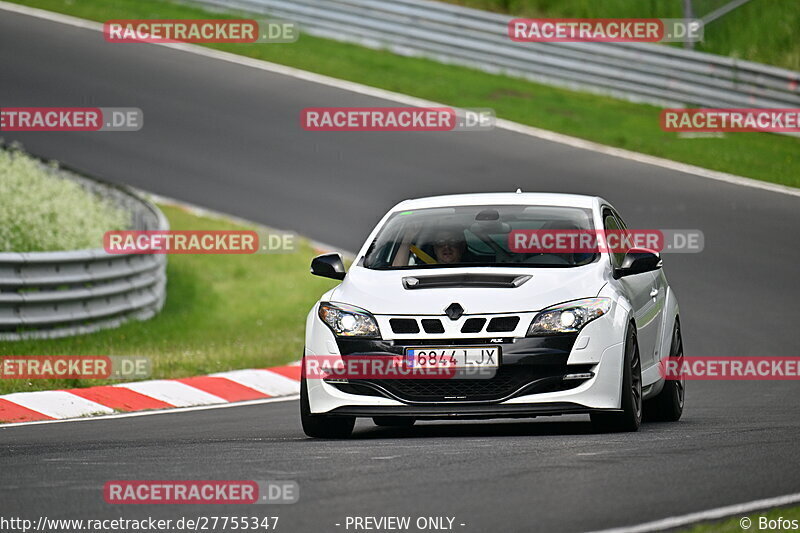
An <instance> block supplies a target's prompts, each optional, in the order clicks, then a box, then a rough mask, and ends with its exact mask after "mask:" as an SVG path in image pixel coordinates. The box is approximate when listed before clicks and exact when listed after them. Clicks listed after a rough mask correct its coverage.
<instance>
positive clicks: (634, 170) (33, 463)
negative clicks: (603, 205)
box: [0, 11, 800, 533]
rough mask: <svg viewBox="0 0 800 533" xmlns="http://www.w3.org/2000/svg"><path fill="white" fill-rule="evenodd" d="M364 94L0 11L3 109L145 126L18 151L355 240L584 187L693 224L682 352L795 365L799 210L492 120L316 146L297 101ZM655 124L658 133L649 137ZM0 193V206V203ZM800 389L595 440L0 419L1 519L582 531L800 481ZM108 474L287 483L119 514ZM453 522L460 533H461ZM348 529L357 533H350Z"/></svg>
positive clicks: (514, 433)
mask: <svg viewBox="0 0 800 533" xmlns="http://www.w3.org/2000/svg"><path fill="white" fill-rule="evenodd" d="M381 103H382V102H380V101H377V100H376V99H374V98H370V97H365V96H362V95H357V94H353V93H349V92H346V91H343V90H339V89H334V88H331V87H326V86H322V85H318V84H315V83H311V82H306V81H301V80H298V79H294V78H291V77H287V76H283V75H278V74H272V73H269V72H265V71H261V70H257V69H251V68H247V67H243V66H239V65H235V64H230V63H226V62H223V61H218V60H212V59H208V58H204V57H201V56H197V55H194V54H189V53H185V52H182V51H178V50H171V49H168V48H164V47H158V46H152V45H133V44H124V45H108V44H105V43H104V41H103V39H102V35H101V34H100V33H97V32H94V31H90V30H86V29H80V28H74V27H70V26H64V25H60V24H56V23H53V22H47V21H43V20H39V19H34V18H30V17H26V16H21V15H17V14H12V13H8V12H4V11H0V105H7V106H20V107H22V106H107V107H112V106H116V107H122V106H124V107H139V108H141V109H143V110H144V116H145V126H144V128H143V129H142V130H141V131H140V132H137V133H87V134H83V133H29V134H20V133H8V134H4V135H3V136H4V137H5V139H6V140H20V141H22V142H23V144H24V145H25V147H26V149H28V150H29V151H31V152H32V153H35V154H38V155H42V156H46V157H48V158H53V159H57V160H59V161H62V162H63V163H65V164H68V165H70V166H72V167H75V168H77V169H80V170H83V171H86V172H88V173H91V174H93V175H97V176H103V177H105V178H107V179H109V180H111V181H114V182H118V183H126V184H130V185H134V186H137V187H140V188H142V189H146V190H149V191H152V192H155V193H158V194H162V195H166V196H170V197H174V198H178V199H181V200H184V201H188V202H192V203H196V204H199V205H202V206H206V207H209V208H213V209H216V210H220V211H224V212H229V213H232V214H235V215H238V216H241V217H245V218H249V219H253V220H257V221H260V222H263V223H266V224H268V225H271V226H274V227H279V228H285V229H292V230H295V231H298V232H300V233H303V234H306V235H309V236H311V237H313V238H315V239H317V240H320V241H323V242H327V243H330V244H333V245H336V246H339V247H342V248H345V249H350V250H354V249H356V248H357V247H358V246H359V245H360V243H361V241H362V239H363V238H364V237H365V235H366V233H367V231H368V230H369V229H370V228H371V227H372V226H373V225H374V223H375V222H376V221H377V219H378V217H379V216H380V215H382V214H383V213H384V211H385V210H386V209H387V208H388V207H390V206H391V205H392V204H394V203H396V202H397V201H400V200H402V199H404V198H408V197H417V196H425V195H431V194H442V193H452V192H473V191H513V190H515V189H516V188H517V187H521V188H522V189H523V190H526V191H561V192H576V193H585V194H600V195H602V196H604V197H606V198H607V199H608V200H610V201H611V202H612V203H614V205H615V206H616V207H617V208H619V209H620V211H621V213H622V214H623V216H626V219H627V222H628V225H629V226H631V227H636V228H675V229H687V228H699V229H701V230H702V231H703V232H704V234H705V242H706V248H705V250H704V251H703V252H702V253H700V254H672V255H667V256H666V257H665V260H664V263H665V267H666V271H667V275H668V277H669V278H670V283H671V285H672V286H673V287H674V288H675V289H676V291H677V294H678V297H679V301H680V304H681V321H682V325H683V330H684V345H685V348H686V350H687V354H688V355H750V356H781V355H793V356H796V355H798V353H800V341H799V340H798V334H797V330H798V328H797V325H796V324H797V322H798V319H800V310H799V309H800V308H799V307H798V305H797V297H798V282H797V272H798V266H797V265H798V264H800V247H799V246H798V243H800V198H798V197H793V196H788V195H782V194H778V193H773V192H768V191H762V190H757V189H752V188H746V187H742V186H737V185H729V184H725V183H720V182H716V181H711V180H707V179H703V178H699V177H696V176H692V175H687V174H682V173H679V172H675V171H670V170H667V169H662V168H656V167H651V166H648V165H644V164H639V163H635V162H631V161H627V160H624V159H619V158H615V157H610V156H605V155H601V154H598V153H594V152H590V151H584V150H578V149H575V148H571V147H568V146H564V145H561V144H556V143H551V142H547V141H543V140H539V139H536V138H532V137H528V136H524V135H520V134H515V133H510V132H506V131H500V130H496V131H493V132H450V133H398V134H394V133H380V134H362V133H310V132H305V131H303V130H302V129H301V128H300V123H299V116H300V110H301V109H302V108H304V107H310V106H346V105H360V106H369V105H380V104H381ZM654 127H655V125H654ZM1 201H2V199H0V202H1ZM799 401H800V388H798V384H797V383H796V382H791V381H770V382H690V383H689V386H688V392H687V409H686V411H685V413H684V418H683V419H682V420H681V422H679V423H677V424H666V425H665V424H646V425H644V426H643V427H642V429H641V430H640V431H639V432H638V433H635V434H622V435H593V434H591V433H590V428H589V424H588V418H587V419H585V418H583V417H562V418H550V419H548V418H542V419H537V420H534V421H530V422H526V421H523V422H506V421H497V422H491V423H481V422H462V423H444V422H426V423H422V424H419V425H418V426H415V427H414V428H411V429H408V430H387V429H382V428H377V427H375V426H373V425H372V424H371V423H369V424H368V423H366V422H359V425H358V426H357V428H356V432H355V434H354V438H353V439H352V440H348V441H343V442H340V441H314V440H309V439H306V438H305V436H304V435H303V433H302V431H301V429H300V425H299V417H298V414H297V411H298V405H297V402H296V401H287V402H279V403H273V404H265V405H253V406H242V407H232V408H225V409H215V410H208V411H196V412H187V413H174V414H158V415H153V416H143V417H132V418H120V419H115V420H95V421H80V422H66V423H57V424H44V425H33V426H24V427H10V428H5V429H0V479H2V483H0V515H2V516H8V515H16V516H27V517H38V516H39V515H47V516H48V517H49V518H55V517H62V518H101V517H119V516H124V517H143V516H147V515H150V516H159V517H164V518H178V517H180V516H183V515H188V516H194V517H196V516H198V515H206V516H209V515H221V514H236V515H241V516H245V515H253V514H258V515H265V514H273V515H275V514H277V516H280V523H279V531H284V532H287V533H293V532H299V531H345V529H344V527H343V525H342V526H339V527H337V526H336V525H335V524H337V523H341V524H344V520H345V517H346V516H356V515H361V516H363V515H368V516H386V515H410V516H412V517H417V516H451V517H455V524H456V526H455V530H456V531H465V532H467V531H470V532H471V531H544V532H555V531H586V530H593V529H601V528H607V527H613V526H623V525H628V524H636V523H640V522H646V521H649V520H654V519H658V518H663V517H668V516H673V515H679V514H685V513H689V512H694V511H700V510H704V509H708V508H712V507H718V506H723V505H728V504H734V503H740V502H746V501H750V500H755V499H759V498H766V497H772V496H779V495H783V494H789V493H794V492H798V491H800V477H798V475H797V473H798V472H800V457H799V455H800V454H798V451H800V447H799V446H798V442H800V416H798V414H797V405H798V402H799ZM113 479H255V480H267V479H292V480H296V481H298V483H299V484H300V491H301V496H300V503H298V504H295V505H286V506H270V507H265V506H258V507H247V508H242V507H233V506H231V507H199V506H112V505H108V504H106V503H105V502H104V501H103V497H102V486H103V484H104V483H105V482H106V481H108V480H113ZM461 523H463V524H465V525H464V526H461V525H460V524H461ZM351 531H352V530H351Z"/></svg>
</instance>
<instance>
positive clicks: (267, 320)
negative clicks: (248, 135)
mask: <svg viewBox="0 0 800 533" xmlns="http://www.w3.org/2000/svg"><path fill="white" fill-rule="evenodd" d="M160 207H161V208H162V210H163V211H164V213H165V214H166V215H167V218H168V219H169V222H170V226H171V228H172V229H173V230H235V229H253V228H245V227H243V226H239V225H237V224H233V223H230V222H228V221H226V220H221V219H217V218H211V217H201V216H196V215H194V214H191V213H188V212H186V211H184V210H181V209H179V208H176V207H170V206H160ZM313 255H314V250H313V249H312V248H311V246H310V245H309V243H308V242H307V241H304V240H301V241H300V244H299V246H298V249H297V251H296V252H295V253H287V254H253V255H171V256H170V257H169V261H168V267H167V280H168V281H167V302H166V305H165V307H164V309H163V310H162V311H161V313H159V314H158V315H156V316H155V317H154V318H152V319H150V320H148V321H145V322H129V323H127V324H125V325H123V326H122V327H120V328H117V329H112V330H105V331H100V332H97V333H92V334H90V335H81V336H77V337H70V338H65V339H53V340H30V341H20V342H4V343H0V355H86V354H93V355H140V356H147V357H150V358H151V363H152V369H153V374H152V378H153V379H156V378H180V377H187V376H196V375H200V374H208V373H211V372H221V371H225V370H232V369H240V368H259V367H266V366H272V365H279V364H283V363H288V362H291V361H296V360H298V359H299V358H300V356H301V355H302V349H303V331H304V328H305V316H306V313H308V310H309V309H310V308H311V306H312V305H313V304H314V302H315V301H316V300H317V299H318V298H319V296H320V295H321V294H322V293H323V292H325V291H326V290H328V289H329V288H331V287H333V286H334V285H335V284H336V282H335V281H332V280H327V279H324V278H318V277H314V276H311V275H310V274H309V273H308V265H309V264H310V261H311V257H312V256H313ZM108 383H119V381H114V382H110V381H101V380H75V379H65V380H38V379H35V380H11V379H0V394H7V393H9V392H20V391H33V390H48V389H56V388H73V387H90V386H94V385H103V384H108Z"/></svg>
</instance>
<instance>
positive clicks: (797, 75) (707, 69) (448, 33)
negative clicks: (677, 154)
mask: <svg viewBox="0 0 800 533" xmlns="http://www.w3.org/2000/svg"><path fill="white" fill-rule="evenodd" d="M196 1H197V2H199V3H201V4H204V5H207V6H212V7H215V8H218V9H220V8H221V9H225V10H236V11H245V12H250V13H257V14H263V15H269V16H273V17H276V18H285V19H287V20H292V21H294V22H297V23H299V24H300V26H301V27H302V28H303V29H304V30H305V31H306V32H307V33H309V34H311V35H317V36H321V37H327V38H332V39H336V40H340V41H347V42H355V43H358V44H362V45H365V46H369V47H373V48H387V49H389V50H391V51H393V52H395V53H398V54H403V55H412V56H423V57H429V58H432V59H435V60H438V61H442V62H444V63H453V64H459V65H466V66H470V67H474V68H478V69H481V70H484V71H487V72H492V73H499V74H506V75H510V76H514V77H521V78H525V79H529V80H532V81H536V82H540V83H545V84H550V85H557V86H562V87H567V88H571V89H579V90H585V91H591V92H595V93H601V94H607V95H611V96H614V97H618V98H624V99H627V100H631V101H636V102H646V103H651V104H655V105H659V106H683V105H695V106H704V107H758V108H781V107H783V108H785V107H800V72H795V71H791V70H786V69H782V68H778V67H773V66H769V65H763V64H760V63H754V62H751V61H743V60H738V59H734V58H731V57H725V56H717V55H714V54H707V53H702V52H695V51H691V50H684V49H680V48H676V47H672V46H666V45H657V44H650V43H518V42H513V41H511V39H509V38H508V33H507V32H508V30H507V25H508V21H509V20H511V19H512V17H510V16H507V15H501V14H496V13H489V12H485V11H480V10H476V9H470V8H464V7H461V6H455V5H450V4H444V3H441V2H435V1H431V0H391V1H386V0H196Z"/></svg>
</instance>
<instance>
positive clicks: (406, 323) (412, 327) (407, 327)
mask: <svg viewBox="0 0 800 533" xmlns="http://www.w3.org/2000/svg"><path fill="white" fill-rule="evenodd" d="M389 325H390V326H392V331H393V332H395V333H419V324H417V321H416V320H414V319H413V318H392V319H390V320H389Z"/></svg>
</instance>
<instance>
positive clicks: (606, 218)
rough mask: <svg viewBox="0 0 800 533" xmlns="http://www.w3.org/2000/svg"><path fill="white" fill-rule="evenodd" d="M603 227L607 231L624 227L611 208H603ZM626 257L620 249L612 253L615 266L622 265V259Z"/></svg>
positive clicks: (612, 261) (617, 230) (614, 230)
mask: <svg viewBox="0 0 800 533" xmlns="http://www.w3.org/2000/svg"><path fill="white" fill-rule="evenodd" d="M603 229H604V230H606V231H613V232H619V231H620V230H622V229H623V228H622V227H620V223H619V222H618V221H617V218H616V217H615V216H614V214H613V213H612V212H611V210H610V209H604V210H603ZM624 258H625V252H623V251H619V252H616V253H612V254H611V263H612V264H613V265H614V268H619V267H621V266H622V260H623V259H624Z"/></svg>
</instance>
